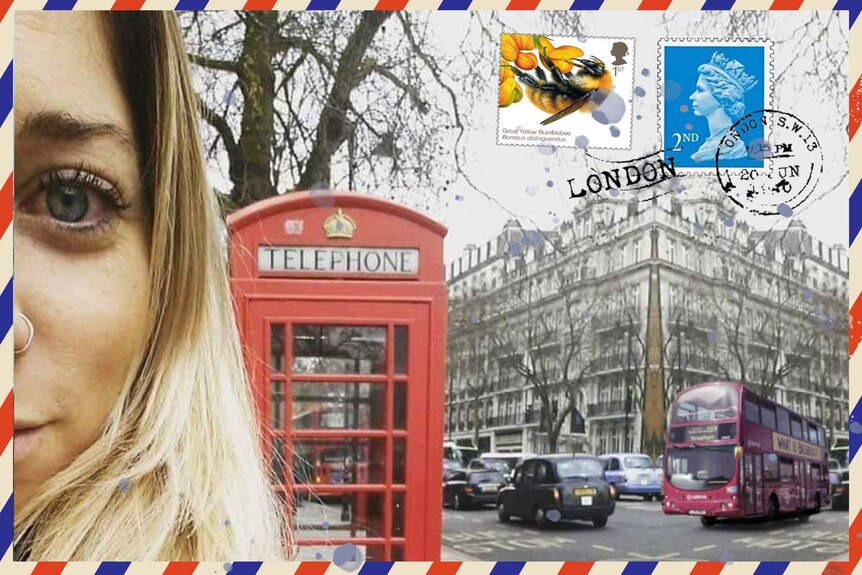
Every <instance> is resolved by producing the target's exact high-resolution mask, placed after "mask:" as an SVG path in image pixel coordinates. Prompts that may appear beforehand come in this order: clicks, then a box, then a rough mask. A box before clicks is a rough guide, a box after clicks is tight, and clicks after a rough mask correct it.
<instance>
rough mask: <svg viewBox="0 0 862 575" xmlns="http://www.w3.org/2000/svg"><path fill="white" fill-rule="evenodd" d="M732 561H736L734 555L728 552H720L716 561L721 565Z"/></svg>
mask: <svg viewBox="0 0 862 575" xmlns="http://www.w3.org/2000/svg"><path fill="white" fill-rule="evenodd" d="M734 559H736V555H734V554H733V553H731V552H730V551H722V552H721V554H720V555H719V556H718V560H719V561H721V562H722V563H730V562H732V561H733V560H734Z"/></svg>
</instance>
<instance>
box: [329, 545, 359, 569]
mask: <svg viewBox="0 0 862 575" xmlns="http://www.w3.org/2000/svg"><path fill="white" fill-rule="evenodd" d="M332 563H333V564H335V565H336V566H337V567H341V568H342V569H344V570H345V571H355V570H356V569H357V568H358V567H359V565H360V564H361V563H362V551H360V550H359V548H358V547H357V546H356V545H354V544H353V543H345V544H344V545H339V546H338V547H336V548H335V551H333V552H332Z"/></svg>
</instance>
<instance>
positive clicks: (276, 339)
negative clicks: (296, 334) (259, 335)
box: [269, 323, 284, 373]
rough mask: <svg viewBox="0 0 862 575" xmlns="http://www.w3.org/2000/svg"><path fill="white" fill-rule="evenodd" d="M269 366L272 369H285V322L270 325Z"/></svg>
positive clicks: (278, 370) (280, 371) (279, 370)
mask: <svg viewBox="0 0 862 575" xmlns="http://www.w3.org/2000/svg"><path fill="white" fill-rule="evenodd" d="M269 366H270V369H272V371H277V372H279V373H282V372H283V371H284V324H281V323H273V324H270V326H269Z"/></svg>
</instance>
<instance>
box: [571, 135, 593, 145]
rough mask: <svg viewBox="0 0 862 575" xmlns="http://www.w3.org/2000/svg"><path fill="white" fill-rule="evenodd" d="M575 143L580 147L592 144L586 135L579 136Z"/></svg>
mask: <svg viewBox="0 0 862 575" xmlns="http://www.w3.org/2000/svg"><path fill="white" fill-rule="evenodd" d="M575 145H576V146H577V147H579V148H586V147H587V146H589V145H590V139H589V138H587V137H586V136H578V137H577V138H575Z"/></svg>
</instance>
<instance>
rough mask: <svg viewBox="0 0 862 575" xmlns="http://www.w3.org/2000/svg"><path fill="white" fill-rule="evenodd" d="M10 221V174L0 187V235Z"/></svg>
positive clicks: (6, 228)
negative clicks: (0, 187)
mask: <svg viewBox="0 0 862 575" xmlns="http://www.w3.org/2000/svg"><path fill="white" fill-rule="evenodd" d="M11 223H12V174H9V177H8V178H7V179H6V183H5V184H3V188H2V189H0V236H3V235H5V234H6V230H8V229H9V224H11Z"/></svg>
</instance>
